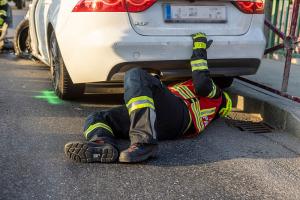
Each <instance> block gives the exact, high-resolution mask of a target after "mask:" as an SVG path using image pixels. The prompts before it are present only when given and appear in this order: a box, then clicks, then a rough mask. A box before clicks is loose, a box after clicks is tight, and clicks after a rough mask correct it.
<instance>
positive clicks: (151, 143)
mask: <svg viewBox="0 0 300 200" xmlns="http://www.w3.org/2000/svg"><path fill="white" fill-rule="evenodd" d="M192 37H193V55H192V57H191V61H190V63H191V70H192V79H191V80H188V81H186V82H183V83H179V84H175V85H170V86H168V87H165V86H164V85H163V84H162V83H161V82H160V80H159V79H157V78H156V77H154V76H151V75H150V74H148V73H147V72H146V71H144V70H142V69H139V68H134V69H131V70H129V71H128V72H127V73H126V74H125V80H124V87H125V93H124V100H125V102H126V105H124V106H121V107H117V108H112V109H109V110H104V111H98V112H95V113H93V114H91V115H90V116H89V117H88V118H87V120H86V123H85V125H84V133H83V135H84V137H85V139H86V140H87V141H82V142H81V141H78V142H69V143H67V144H66V145H65V149H64V150H65V154H66V156H67V157H68V158H70V159H72V160H74V161H77V162H102V163H109V162H116V161H117V160H119V162H126V163H131V162H133V163H134V162H141V161H144V160H147V159H148V158H150V157H154V156H155V155H156V153H157V149H158V144H157V141H158V140H167V139H175V138H179V137H191V136H196V135H198V134H200V132H202V131H203V130H204V129H205V127H207V126H208V124H209V123H210V122H211V121H212V120H213V119H215V118H217V117H219V116H226V115H227V114H228V113H229V112H230V110H231V100H230V97H229V96H228V94H227V93H226V92H223V91H221V90H220V89H219V88H218V86H217V85H215V83H214V82H213V80H212V79H211V78H210V77H209V69H208V66H207V53H206V48H208V46H209V45H208V44H207V43H208V42H207V38H206V35H205V34H203V33H197V34H194V35H192ZM116 138H129V139H130V142H131V145H130V147H129V148H128V149H126V150H123V151H121V152H120V151H119V149H118V147H117V144H116V140H115V139H116ZM119 152H120V153H119Z"/></svg>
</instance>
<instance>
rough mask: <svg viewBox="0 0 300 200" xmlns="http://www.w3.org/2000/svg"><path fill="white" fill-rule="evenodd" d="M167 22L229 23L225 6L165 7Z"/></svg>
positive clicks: (169, 5)
mask: <svg viewBox="0 0 300 200" xmlns="http://www.w3.org/2000/svg"><path fill="white" fill-rule="evenodd" d="M164 18H165V22H175V23H176V22H177V23H180V22H182V23H197V22H203V23H224V22H226V21H227V13H226V7H225V6H185V5H172V4H165V5H164Z"/></svg>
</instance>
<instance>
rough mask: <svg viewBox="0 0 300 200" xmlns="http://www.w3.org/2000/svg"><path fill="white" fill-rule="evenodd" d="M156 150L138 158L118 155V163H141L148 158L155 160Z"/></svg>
mask: <svg viewBox="0 0 300 200" xmlns="http://www.w3.org/2000/svg"><path fill="white" fill-rule="evenodd" d="M157 152H158V149H155V150H154V151H152V152H150V153H145V154H144V155H141V156H138V157H129V156H126V155H124V154H122V153H121V154H120V156H119V162H122V163H138V162H143V161H145V160H148V159H149V158H155V157H156V156H157Z"/></svg>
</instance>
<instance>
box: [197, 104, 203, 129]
mask: <svg viewBox="0 0 300 200" xmlns="http://www.w3.org/2000/svg"><path fill="white" fill-rule="evenodd" d="M197 110H198V113H199V123H200V127H201V130H203V129H204V125H203V121H202V117H201V108H200V102H199V101H198V102H197Z"/></svg>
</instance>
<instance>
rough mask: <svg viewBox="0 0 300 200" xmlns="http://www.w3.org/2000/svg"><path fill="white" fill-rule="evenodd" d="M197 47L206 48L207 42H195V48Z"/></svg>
mask: <svg viewBox="0 0 300 200" xmlns="http://www.w3.org/2000/svg"><path fill="white" fill-rule="evenodd" d="M195 49H206V43H204V42H194V47H193V50H195Z"/></svg>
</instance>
